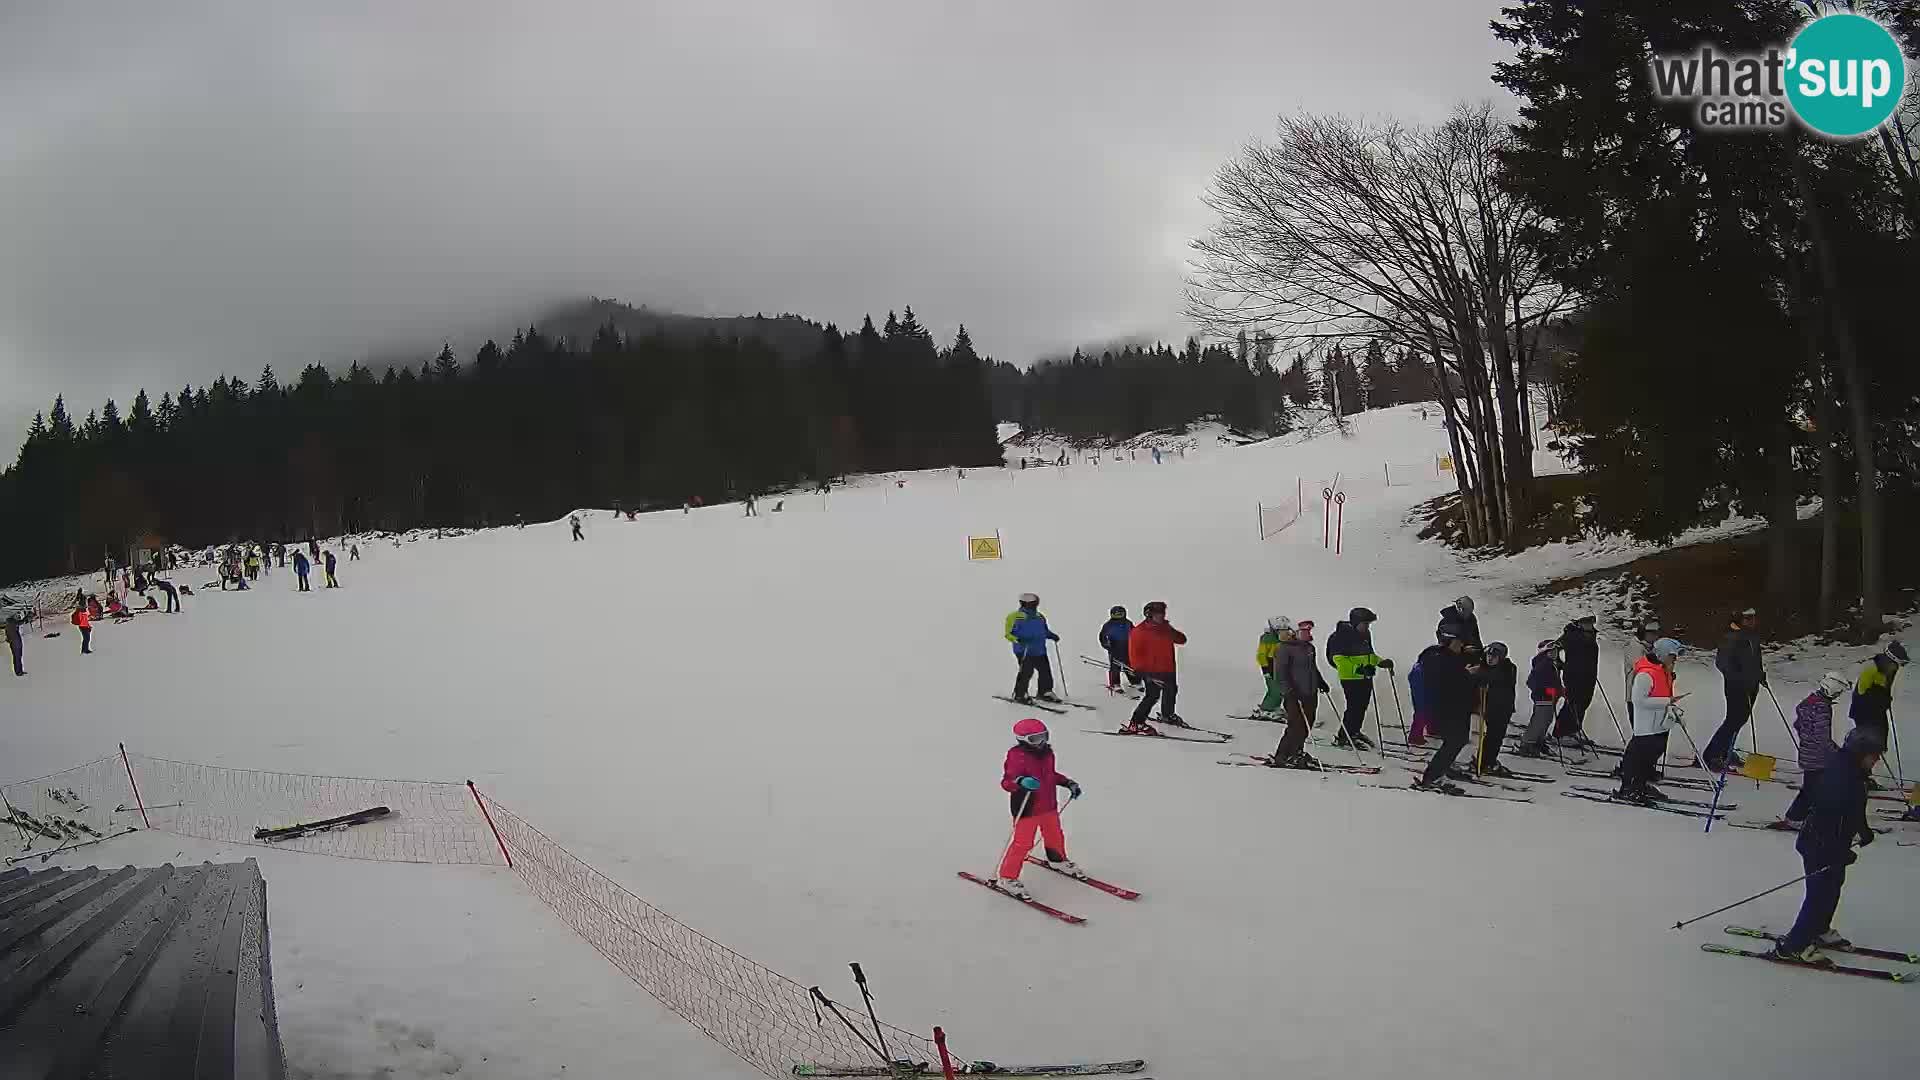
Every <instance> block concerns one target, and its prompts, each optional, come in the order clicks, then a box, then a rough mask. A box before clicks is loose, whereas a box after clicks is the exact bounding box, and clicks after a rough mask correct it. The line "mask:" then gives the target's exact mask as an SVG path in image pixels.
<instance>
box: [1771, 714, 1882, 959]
mask: <svg viewBox="0 0 1920 1080" xmlns="http://www.w3.org/2000/svg"><path fill="white" fill-rule="evenodd" d="M1886 748H1887V744H1886V743H1885V742H1883V741H1882V740H1881V738H1880V732H1879V731H1878V730H1877V729H1874V728H1870V727H1856V728H1854V729H1853V730H1852V731H1851V732H1849V733H1848V734H1847V742H1846V745H1845V746H1843V747H1841V748H1840V752H1839V753H1837V754H1835V755H1833V759H1832V760H1831V761H1830V762H1828V764H1827V768H1826V770H1825V771H1823V772H1822V773H1821V774H1820V779H1819V780H1818V781H1817V782H1814V783H1809V784H1807V787H1808V788H1809V789H1810V790H1811V791H1812V792H1813V795H1812V799H1811V802H1812V809H1811V811H1810V812H1809V813H1808V814H1807V823H1806V824H1805V825H1803V826H1801V827H1800V838H1799V839H1798V840H1796V841H1795V842H1794V847H1795V848H1796V849H1798V850H1799V852H1800V863H1801V865H1802V866H1803V867H1805V869H1806V871H1807V878H1806V882H1807V893H1806V899H1805V900H1803V901H1802V902H1801V904H1800V916H1799V917H1798V918H1796V919H1795V920H1794V921H1793V929H1791V930H1789V931H1787V933H1786V936H1785V937H1782V938H1781V939H1780V941H1779V942H1778V943H1777V944H1775V945H1774V947H1773V955H1774V956H1776V957H1778V958H1780V959H1782V960H1797V961H1801V962H1803V963H1804V962H1813V961H1815V960H1818V959H1819V949H1820V948H1821V946H1838V945H1845V944H1847V939H1845V938H1843V937H1841V936H1840V935H1839V934H1836V933H1834V931H1833V913H1834V912H1835V911H1837V910H1838V909H1839V907H1840V889H1841V886H1843V885H1845V884H1846V881H1847V867H1849V866H1851V865H1853V861H1854V859H1855V858H1857V857H1858V856H1856V855H1855V854H1854V851H1853V844H1854V842H1855V841H1856V840H1858V842H1859V844H1860V846H1861V847H1866V846H1867V845H1868V844H1871V843H1873V829H1872V828H1871V827H1870V826H1869V825H1868V824H1867V778H1868V777H1870V776H1872V775H1873V767H1874V766H1875V765H1878V764H1879V763H1880V755H1881V754H1882V753H1884V752H1885V751H1886Z"/></svg>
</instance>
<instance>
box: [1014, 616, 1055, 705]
mask: <svg viewBox="0 0 1920 1080" xmlns="http://www.w3.org/2000/svg"><path fill="white" fill-rule="evenodd" d="M1006 638H1007V640H1008V641H1009V642H1011V643H1012V644H1013V658H1014V659H1015V660H1016V661H1018V662H1019V665H1020V670H1019V672H1018V673H1017V674H1016V675H1015V676H1014V679H1013V699H1014V700H1015V701H1018V702H1020V703H1021V704H1025V703H1027V702H1029V701H1032V700H1033V698H1030V697H1028V696H1027V683H1028V680H1030V679H1031V678H1032V677H1033V676H1035V675H1038V676H1040V693H1039V699H1040V700H1041V701H1059V700H1060V699H1059V698H1058V697H1056V696H1054V693H1053V663H1052V660H1051V658H1050V657H1049V656H1048V655H1047V642H1049V641H1059V640H1060V635H1059V634H1056V633H1054V632H1053V631H1052V629H1050V628H1049V627H1048V626H1047V617H1046V616H1045V615H1042V614H1040V598H1039V597H1038V596H1035V595H1034V594H1032V593H1021V594H1020V606H1019V607H1018V608H1015V609H1014V612H1013V614H1011V615H1008V616H1007V625H1006Z"/></svg>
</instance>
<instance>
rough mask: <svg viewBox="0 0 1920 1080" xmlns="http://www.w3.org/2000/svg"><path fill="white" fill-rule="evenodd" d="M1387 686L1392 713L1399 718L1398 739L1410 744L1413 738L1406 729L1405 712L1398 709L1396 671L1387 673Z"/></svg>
mask: <svg viewBox="0 0 1920 1080" xmlns="http://www.w3.org/2000/svg"><path fill="white" fill-rule="evenodd" d="M1387 685H1388V686H1389V687H1391V688H1392V689H1393V712H1394V715H1395V716H1398V717H1399V718H1400V738H1401V740H1402V741H1405V742H1408V743H1411V742H1412V741H1413V738H1412V733H1411V732H1410V731H1408V729H1407V710H1405V709H1403V708H1401V707H1400V674H1399V672H1396V671H1389V672H1387Z"/></svg>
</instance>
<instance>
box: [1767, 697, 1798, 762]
mask: <svg viewBox="0 0 1920 1080" xmlns="http://www.w3.org/2000/svg"><path fill="white" fill-rule="evenodd" d="M1760 685H1761V686H1765V687H1767V697H1769V698H1771V699H1772V700H1773V711H1774V712H1777V713H1779V714H1780V726H1781V727H1784V728H1786V729H1787V741H1788V742H1790V743H1792V744H1793V751H1794V753H1796V754H1797V753H1799V752H1800V738H1799V736H1797V735H1795V734H1794V733H1793V723H1792V721H1790V720H1788V719H1787V710H1785V709H1783V708H1781V707H1780V698H1779V697H1778V696H1777V695H1775V694H1774V692H1773V687H1772V686H1768V685H1767V684H1766V683H1761V684H1760Z"/></svg>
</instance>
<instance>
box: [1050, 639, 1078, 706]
mask: <svg viewBox="0 0 1920 1080" xmlns="http://www.w3.org/2000/svg"><path fill="white" fill-rule="evenodd" d="M1058 655H1059V650H1057V649H1055V648H1054V647H1053V642H1051V641H1049V642H1047V663H1049V664H1053V666H1054V667H1056V668H1058V669H1059V674H1060V696H1061V697H1063V698H1072V697H1073V691H1072V690H1070V689H1068V688H1067V665H1066V661H1064V660H1062V661H1059V662H1057V663H1056V662H1055V659H1056V657H1057V656H1058Z"/></svg>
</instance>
